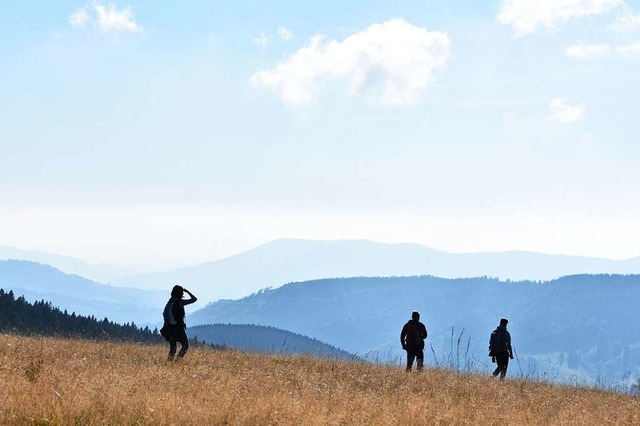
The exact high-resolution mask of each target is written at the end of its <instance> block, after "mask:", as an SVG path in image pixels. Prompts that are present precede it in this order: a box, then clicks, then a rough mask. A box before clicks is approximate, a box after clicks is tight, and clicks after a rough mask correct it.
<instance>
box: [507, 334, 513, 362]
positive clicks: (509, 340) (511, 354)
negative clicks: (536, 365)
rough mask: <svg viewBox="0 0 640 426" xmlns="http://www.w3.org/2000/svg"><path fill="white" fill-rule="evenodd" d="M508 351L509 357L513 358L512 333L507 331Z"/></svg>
mask: <svg viewBox="0 0 640 426" xmlns="http://www.w3.org/2000/svg"><path fill="white" fill-rule="evenodd" d="M507 351H509V358H511V359H513V350H512V349H511V333H509V332H508V331H507Z"/></svg>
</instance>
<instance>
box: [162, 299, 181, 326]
mask: <svg viewBox="0 0 640 426" xmlns="http://www.w3.org/2000/svg"><path fill="white" fill-rule="evenodd" d="M177 300H178V299H177V298H175V297H172V298H171V299H169V301H168V302H167V304H166V305H165V307H164V311H163V312H162V317H163V319H164V322H165V324H170V325H176V324H177V323H178V321H176V319H175V318H174V317H173V304H174V303H176V301H177Z"/></svg>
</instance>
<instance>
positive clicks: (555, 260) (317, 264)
mask: <svg viewBox="0 0 640 426" xmlns="http://www.w3.org/2000/svg"><path fill="white" fill-rule="evenodd" d="M584 273H589V274H598V273H612V274H630V273H640V257H636V258H631V259H627V260H609V259H600V258H591V257H581V256H567V255H549V254H540V253H531V252H522V251H510V252H497V253H448V252H445V251H441V250H435V249H432V248H428V247H424V246H421V245H418V244H385V243H376V242H371V241H366V240H337V241H308V240H295V239H282V240H276V241H272V242H270V243H266V244H263V245H261V246H258V247H256V248H254V249H251V250H248V251H245V252H243V253H240V254H238V255H235V256H231V257H227V258H224V259H220V260H217V261H214V262H207V263H203V264H200V265H196V266H192V267H186V268H180V269H176V270H174V271H172V272H167V273H156V274H143V275H137V276H132V277H127V278H123V279H119V280H115V281H114V284H117V285H127V286H131V287H140V288H168V287H169V286H171V285H173V284H175V283H181V284H183V285H184V286H186V287H187V288H189V289H190V290H192V291H194V292H195V293H196V294H197V296H198V297H199V298H201V299H202V300H205V301H213V300H217V299H223V298H240V297H243V296H246V295H248V294H251V293H253V292H255V291H258V290H260V289H262V288H266V287H278V286H281V285H283V284H286V283H289V282H299V281H308V280H314V279H322V278H336V277H359V276H369V277H372V276H415V275H433V276H438V277H444V278H470V277H479V276H489V277H497V278H500V279H510V280H525V279H528V280H550V279H555V278H559V277H561V276H565V275H572V274H584Z"/></svg>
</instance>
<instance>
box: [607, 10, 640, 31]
mask: <svg viewBox="0 0 640 426" xmlns="http://www.w3.org/2000/svg"><path fill="white" fill-rule="evenodd" d="M612 27H613V28H614V29H616V30H619V31H633V30H635V29H638V28H640V13H629V14H626V15H620V16H618V18H617V19H616V22H614V23H613V25H612Z"/></svg>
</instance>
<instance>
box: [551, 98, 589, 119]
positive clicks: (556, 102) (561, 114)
mask: <svg viewBox="0 0 640 426" xmlns="http://www.w3.org/2000/svg"><path fill="white" fill-rule="evenodd" d="M584 111H585V106H584V105H569V104H568V103H567V102H566V100H565V99H563V98H553V99H551V101H550V102H549V118H550V119H551V120H553V121H559V122H561V123H573V122H576V121H578V120H580V119H581V118H582V116H583V115H584Z"/></svg>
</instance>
